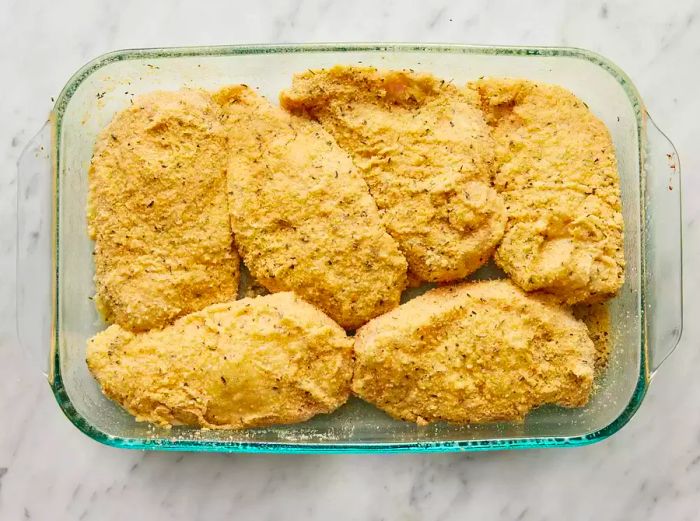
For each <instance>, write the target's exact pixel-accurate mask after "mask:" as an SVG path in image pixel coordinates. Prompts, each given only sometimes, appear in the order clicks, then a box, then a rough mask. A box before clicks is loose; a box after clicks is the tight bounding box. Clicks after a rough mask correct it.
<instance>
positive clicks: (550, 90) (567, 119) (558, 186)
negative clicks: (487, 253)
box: [470, 78, 625, 304]
mask: <svg viewBox="0 0 700 521" xmlns="http://www.w3.org/2000/svg"><path fill="white" fill-rule="evenodd" d="M470 90H474V91H475V92H478V94H479V96H480V98H481V104H482V108H483V110H484V113H485V114H486V119H487V121H488V123H489V125H490V126H491V128H492V135H493V138H494V141H495V143H496V169H497V170H496V174H495V178H494V180H495V187H496V190H498V191H499V193H500V194H501V195H502V196H503V198H504V200H505V204H506V213H507V216H508V223H507V225H506V231H505V235H504V237H503V241H502V243H501V244H500V246H499V247H498V249H497V251H496V254H495V260H496V263H497V264H498V265H499V266H500V267H501V268H502V269H503V270H504V271H505V272H506V273H507V274H508V275H509V276H510V277H511V278H512V280H513V281H514V282H515V283H516V284H518V286H520V287H521V288H523V289H525V290H527V291H534V290H541V291H544V292H547V293H551V294H553V295H556V296H558V297H559V298H560V299H561V300H562V301H564V302H566V303H567V304H574V303H577V302H596V301H601V300H604V299H606V298H609V297H611V296H613V295H615V293H617V291H618V290H619V289H620V287H621V286H622V284H623V282H624V265H625V261H624V251H623V221H622V211H621V210H622V207H621V206H622V205H621V199H620V184H619V179H618V174H617V163H616V160H615V151H614V148H613V143H612V139H611V137H610V133H609V132H608V129H607V128H606V126H605V124H604V123H603V122H602V121H600V120H599V119H598V118H597V117H595V116H594V115H593V113H592V112H591V111H590V110H589V109H588V107H587V106H586V104H585V103H583V102H582V101H581V100H580V99H578V98H577V97H576V96H574V95H573V94H572V93H571V92H569V91H567V90H566V89H564V88H562V87H559V86H556V85H547V84H542V83H533V82H530V81H526V80H514V79H501V78H487V79H482V80H479V81H476V82H474V83H472V84H470Z"/></svg>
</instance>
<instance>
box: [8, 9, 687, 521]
mask: <svg viewBox="0 0 700 521" xmlns="http://www.w3.org/2000/svg"><path fill="white" fill-rule="evenodd" d="M264 5H265V7H263V3H262V2H260V3H254V2H246V3H237V2H223V1H222V2H211V3H209V4H207V5H204V3H203V2H186V1H184V0H182V1H178V2H166V1H153V2H137V1H135V0H123V1H120V2H116V1H113V2H88V1H64V2H50V1H48V0H43V1H36V2H26V1H21V0H6V1H5V2H4V3H3V5H2V7H0V65H2V70H3V71H4V75H3V86H2V96H1V97H0V122H2V124H1V125H0V223H2V224H1V225H0V273H2V274H3V276H2V278H0V280H1V283H0V346H1V348H0V418H2V419H3V421H2V423H1V424H0V519H2V520H10V521H14V520H22V519H39V520H44V519H50V520H63V519H66V520H74V519H81V520H112V519H115V520H116V519H126V518H129V519H132V518H133V519H136V518H142V519H158V520H188V521H189V520H197V519H202V520H204V519H207V520H214V519H231V518H236V519H329V518H334V519H339V520H345V519H348V520H350V519H361V520H373V519H376V520H379V519H406V520H413V519H416V520H417V519H431V520H451V519H454V520H458V519H459V520H461V519H499V520H513V519H518V520H523V521H526V520H544V519H549V520H557V519H572V520H579V519H580V520H588V519H595V520H607V519H663V520H666V519H673V520H695V519H698V518H700V513H699V512H700V378H698V371H699V368H700V351H698V348H697V347H698V344H699V340H700V326H699V325H698V319H697V317H698V316H700V309H699V306H698V303H699V300H698V295H699V294H700V277H699V276H698V274H697V270H695V269H692V268H691V263H692V262H694V259H696V258H698V256H699V255H700V230H699V229H698V214H699V213H700V186H699V185H700V182H699V181H698V176H697V175H696V173H697V172H699V171H700V151H699V149H698V145H697V141H698V136H700V123H699V122H700V96H698V95H697V90H698V89H697V85H698V82H700V67H698V64H699V63H700V2H697V1H689V0H687V1H679V2H673V3H671V2H660V1H652V0H643V1H642V0H640V1H637V2H631V1H624V2H623V1H620V2H613V1H608V2H600V1H582V0H575V1H568V2H560V1H555V0H547V1H542V2H538V3H537V6H536V7H535V6H534V5H533V3H530V2H505V1H489V0H480V1H474V2H460V3H458V2H450V1H447V0H437V1H433V2H382V1H379V0H371V1H357V2H347V1H340V0H323V1H320V2H312V1H302V0H289V1H276V2H267V3H265V4H264ZM373 40H374V41H426V42H429V41H432V42H458V43H481V44H506V45H509V44H543V45H571V46H578V47H585V48H588V49H591V50H594V51H597V52H600V53H601V54H604V55H605V56H607V57H609V58H611V59H612V60H613V61H615V62H616V63H617V64H619V65H620V66H621V67H622V68H623V69H624V70H625V71H626V72H627V73H628V74H629V75H630V76H631V77H632V78H633V80H634V81H635V83H636V85H637V87H638V88H639V90H640V92H641V94H642V96H643V98H644V100H645V102H646V103H647V108H648V110H649V112H650V113H651V114H652V116H654V119H655V121H656V123H657V124H658V125H659V127H660V128H661V129H663V130H664V131H665V132H666V133H667V134H668V135H669V136H670V137H671V139H672V140H673V141H674V142H675V144H676V146H677V147H678V150H679V153H680V157H681V161H682V165H683V172H684V183H683V190H684V194H685V197H684V203H685V209H684V210H685V221H684V226H685V230H684V233H685V259H686V273H685V294H686V310H685V317H686V325H685V332H684V335H683V339H682V341H681V344H680V346H679V347H678V350H677V352H676V353H675V354H674V355H673V356H671V358H670V359H669V360H667V361H666V362H665V364H664V365H663V367H662V368H661V370H660V372H659V373H658V374H657V375H656V376H655V378H654V380H653V382H652V385H651V388H650V392H649V394H648V396H647V397H646V399H645V401H644V403H643V405H642V407H641V409H640V410H639V412H638V413H637V415H636V416H635V417H634V418H633V419H632V421H631V422H630V423H629V425H627V426H626V427H625V428H624V429H623V430H622V431H621V432H620V433H618V434H617V435H615V436H613V437H612V438H610V439H608V440H606V441H604V442H602V443H599V444H597V445H593V446H589V447H584V448H580V449H575V450H550V451H525V452H503V453H489V454H469V455H465V454H447V455H397V456H384V457H375V456H335V457H330V456H285V457H276V456H251V455H228V456H227V455H217V454H177V453H140V452H127V451H120V450H116V449H111V448H108V447H104V446H101V445H99V444H97V443H95V442H93V441H90V440H89V439H88V438H86V437H85V436H84V435H83V434H81V433H80V432H78V431H77V430H76V429H75V428H74V427H73V426H72V425H71V424H70V423H69V422H68V421H67V420H66V419H65V418H64V417H63V416H62V414H61V412H60V411H59V409H58V407H57V406H56V404H55V403H54V398H53V396H52V395H51V391H50V389H49V387H48V385H46V382H45V381H44V379H43V377H42V375H41V374H40V370H39V368H38V367H37V364H36V363H35V362H33V361H32V359H31V358H29V357H26V356H24V355H23V354H22V353H21V351H20V349H19V347H18V345H17V340H16V336H15V326H14V323H15V316H14V315H15V312H14V308H15V292H16V285H15V280H14V275H13V274H14V258H15V252H16V244H15V193H16V187H17V179H16V175H15V172H16V170H15V162H16V161H17V158H18V157H19V153H20V151H21V149H22V148H23V147H24V145H25V144H26V143H27V142H29V140H30V138H31V137H32V135H33V134H34V133H36V132H37V131H38V130H39V129H40V127H41V126H42V124H43V123H44V121H45V120H46V117H47V115H48V112H49V110H50V107H51V106H52V97H55V96H56V95H57V94H58V92H59V91H60V89H61V87H62V86H63V85H64V83H65V82H66V80H67V79H68V77H69V76H70V75H71V74H72V73H73V72H74V71H75V70H77V68H78V67H80V66H81V65H82V64H83V63H85V62H86V61H87V60H89V59H91V58H93V57H95V56H97V55H99V54H101V53H104V52H107V51H110V50H114V49H119V48H126V47H149V46H167V45H207V44H225V43H252V42H305V41H373ZM42 305H43V303H41V302H39V303H37V310H36V313H37V314H39V313H41V309H40V307H41V306H42ZM132 516H133V517H132Z"/></svg>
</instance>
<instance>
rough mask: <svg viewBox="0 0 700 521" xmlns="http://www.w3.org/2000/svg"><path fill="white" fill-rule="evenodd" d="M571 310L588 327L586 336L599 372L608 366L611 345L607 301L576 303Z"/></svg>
mask: <svg viewBox="0 0 700 521" xmlns="http://www.w3.org/2000/svg"><path fill="white" fill-rule="evenodd" d="M572 312H573V314H574V316H575V317H576V318H577V319H579V320H580V321H581V322H583V323H584V324H586V327H587V328H588V336H589V337H590V338H591V340H592V341H593V345H594V346H595V370H596V373H600V372H602V371H603V370H605V368H606V367H607V366H608V360H609V359H610V350H611V347H612V346H611V338H610V310H609V309H608V303H607V302H596V303H595V304H577V305H576V306H574V307H573V308H572Z"/></svg>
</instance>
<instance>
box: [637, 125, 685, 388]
mask: <svg viewBox="0 0 700 521" xmlns="http://www.w3.org/2000/svg"><path fill="white" fill-rule="evenodd" d="M646 119H647V129H646V130H647V142H646V144H645V149H644V156H643V159H644V167H645V172H646V176H645V182H646V185H645V186H646V189H645V192H644V206H645V212H644V215H645V220H646V222H645V227H644V229H645V233H646V237H645V238H644V241H645V244H646V269H645V272H644V273H645V277H646V280H645V282H646V287H647V292H646V297H645V303H644V305H645V316H646V325H647V339H648V346H649V368H650V370H651V376H652V377H653V376H654V374H655V373H656V371H657V370H658V369H659V367H660V366H661V364H662V363H663V361H664V360H666V358H667V357H668V356H669V355H670V354H671V353H672V352H673V350H674V349H675V348H676V346H677V345H678V342H679V341H680V338H681V333H682V331H683V231H682V210H681V164H680V161H679V159H678V152H677V151H676V148H675V147H674V146H673V143H671V140H669V139H668V137H666V135H665V134H664V133H663V132H661V130H659V128H658V127H657V126H656V125H655V124H654V122H653V121H652V119H651V118H650V117H649V114H647V115H646Z"/></svg>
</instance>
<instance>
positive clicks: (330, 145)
mask: <svg viewBox="0 0 700 521" xmlns="http://www.w3.org/2000/svg"><path fill="white" fill-rule="evenodd" d="M215 99H216V100H217V102H218V103H220V104H221V106H222V109H223V111H224V113H225V115H226V117H225V120H224V123H225V126H226V128H227V131H228V139H229V149H230V159H229V163H228V195H229V209H230V212H231V226H232V227H233V231H234V234H235V237H236V244H237V246H238V249H239V251H240V253H241V256H242V257H243V259H244V261H245V263H246V266H247V267H248V269H249V270H250V272H251V273H252V275H253V276H254V277H255V279H256V280H257V281H259V282H260V283H261V284H263V285H264V286H265V287H266V288H268V289H269V290H270V291H273V292H274V291H289V290H292V291H294V292H296V293H297V294H298V295H300V296H301V297H303V298H304V299H305V300H307V301H308V302H311V303H312V304H314V305H316V306H318V307H319V308H321V309H322V310H323V311H325V312H326V313H328V315H329V316H330V317H331V318H333V319H334V320H335V321H337V322H338V323H339V324H340V325H342V326H344V327H347V328H356V327H359V326H361V325H362V324H364V323H365V322H367V321H368V320H369V319H371V318H374V317H376V316H378V315H380V314H382V313H384V312H386V311H389V310H390V309H392V308H394V307H396V306H398V304H399V298H400V296H401V292H402V291H403V289H404V288H405V286H406V259H405V258H404V257H403V255H402V254H401V251H400V250H399V247H398V245H397V244H396V242H395V241H394V239H392V238H391V236H390V235H389V234H388V233H387V232H386V230H385V229H384V227H383V225H382V223H381V220H380V218H379V212H378V210H377V206H376V204H375V203H374V201H373V200H372V197H371V196H370V194H369V190H368V188H367V185H366V184H365V182H364V181H363V179H362V177H361V176H360V174H359V173H358V172H357V169H356V168H355V166H354V165H353V163H352V160H351V159H350V157H349V156H348V155H347V153H345V152H344V151H343V150H342V149H341V148H340V147H339V146H338V145H337V144H336V142H335V140H334V139H333V138H332V137H331V136H330V135H329V134H328V133H327V132H326V131H325V130H324V129H323V128H322V127H321V126H320V125H319V124H318V123H316V122H313V121H309V120H306V119H304V118H298V117H294V116H291V115H289V114H288V113H287V112H285V111H283V110H282V109H280V108H278V107H274V106H272V105H271V104H270V103H269V102H268V101H267V100H265V99H264V98H263V97H261V96H259V95H258V94H256V93H255V92H254V91H253V90H251V89H250V88H248V87H246V86H243V85H238V86H231V87H227V88H224V89H222V90H221V91H219V92H218V93H216V94H215Z"/></svg>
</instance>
